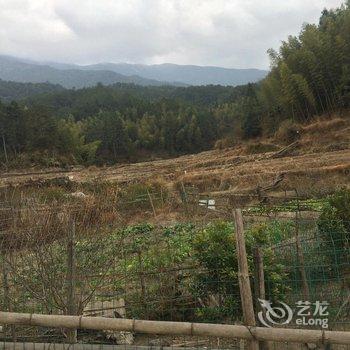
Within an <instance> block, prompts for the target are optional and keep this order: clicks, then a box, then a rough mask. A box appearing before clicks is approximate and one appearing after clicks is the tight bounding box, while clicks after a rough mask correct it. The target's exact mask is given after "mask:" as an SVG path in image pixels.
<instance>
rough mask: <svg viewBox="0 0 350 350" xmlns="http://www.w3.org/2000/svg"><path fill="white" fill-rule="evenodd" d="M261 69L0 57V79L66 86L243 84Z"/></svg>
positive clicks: (263, 73)
mask: <svg viewBox="0 0 350 350" xmlns="http://www.w3.org/2000/svg"><path fill="white" fill-rule="evenodd" d="M267 73H268V72H267V71H264V70H259V69H231V68H221V67H213V66H195V65H176V64H170V63H164V64H157V65H143V64H128V63H98V64H92V65H84V66H82V65H76V64H65V63H56V62H36V61H31V60H24V59H19V58H14V57H9V56H0V79H2V80H7V81H15V82H23V83H28V82H31V83H44V82H49V83H51V84H59V85H62V86H63V87H65V88H73V87H75V88H82V87H89V86H94V85H96V84H97V83H102V84H104V85H111V84H115V83H134V84H137V85H153V86H159V85H175V86H186V85H224V86H225V85H229V86H236V85H244V84H247V83H250V82H257V81H259V80H261V79H263V78H264V77H265V76H266V75H267Z"/></svg>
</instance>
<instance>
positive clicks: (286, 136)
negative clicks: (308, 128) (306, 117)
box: [275, 119, 300, 144]
mask: <svg viewBox="0 0 350 350" xmlns="http://www.w3.org/2000/svg"><path fill="white" fill-rule="evenodd" d="M299 136H300V134H299V127H298V125H297V124H295V123H293V121H292V120H290V119H288V120H285V121H283V122H282V123H281V125H280V126H279V128H278V130H277V132H276V134H275V139H276V140H277V141H279V142H282V143H285V144H290V143H292V142H294V141H296V140H297V139H298V138H299Z"/></svg>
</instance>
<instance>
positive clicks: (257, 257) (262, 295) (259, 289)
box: [254, 247, 268, 350]
mask: <svg viewBox="0 0 350 350" xmlns="http://www.w3.org/2000/svg"><path fill="white" fill-rule="evenodd" d="M254 278H255V281H254V294H255V299H256V304H255V308H256V314H258V310H261V311H262V312H264V310H262V308H261V306H260V303H259V299H266V292H265V274H264V260H263V253H262V250H261V248H260V247H255V249H254ZM258 325H261V323H260V322H259V321H258ZM259 349H260V350H267V349H268V344H267V343H266V342H264V341H260V342H259Z"/></svg>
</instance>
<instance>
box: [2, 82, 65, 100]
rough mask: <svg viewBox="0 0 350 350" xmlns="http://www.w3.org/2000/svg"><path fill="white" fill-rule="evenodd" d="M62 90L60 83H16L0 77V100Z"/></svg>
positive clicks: (18, 98) (19, 98)
mask: <svg viewBox="0 0 350 350" xmlns="http://www.w3.org/2000/svg"><path fill="white" fill-rule="evenodd" d="M63 90H64V88H63V87H62V86H61V85H54V84H50V83H16V82H14V81H4V80H1V79H0V100H3V101H8V102H9V101H13V100H21V99H24V98H28V97H31V96H35V95H40V94H47V93H51V92H58V91H63Z"/></svg>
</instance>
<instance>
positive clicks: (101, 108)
mask: <svg viewBox="0 0 350 350" xmlns="http://www.w3.org/2000/svg"><path fill="white" fill-rule="evenodd" d="M269 54H270V57H271V72H270V73H269V75H268V76H267V77H266V78H265V79H264V80H263V81H261V82H260V83H258V84H248V85H246V86H239V87H223V86H201V87H173V86H161V87H157V86H150V87H142V86H137V85H133V84H115V85H112V86H103V85H101V84H99V85H97V86H96V87H93V88H85V89H79V90H62V91H52V87H51V86H50V87H49V89H48V90H47V92H46V93H44V94H40V95H37V96H31V97H28V98H26V99H24V100H21V101H20V102H18V103H14V102H13V103H3V104H2V105H0V133H1V134H0V135H1V143H2V147H1V151H0V158H1V160H2V161H3V162H6V163H7V164H10V163H13V162H17V163H18V162H22V163H23V159H29V161H30V162H38V161H40V162H42V163H44V164H45V165H51V164H53V163H57V162H59V163H61V164H62V163H65V162H66V163H87V164H93V163H94V164H104V163H114V162H118V161H125V160H131V161H137V160H139V159H144V158H146V157H149V156H174V155H179V154H183V153H193V152H199V151H202V150H206V149H210V148H212V147H213V146H214V145H215V143H221V145H223V146H225V145H226V146H227V145H232V144H234V143H235V142H237V140H241V139H250V138H255V137H259V136H263V135H271V134H273V133H274V132H275V131H276V129H277V128H278V127H279V125H280V123H281V122H282V121H284V120H286V119H290V120H292V121H294V122H306V121H308V120H310V119H311V118H312V117H313V116H315V115H319V114H326V113H328V114H331V113H333V112H334V111H338V110H341V109H344V108H347V107H349V105H350V1H348V3H347V4H345V5H343V6H342V7H341V8H339V9H335V10H330V11H328V10H324V11H323V13H322V15H321V18H320V21H319V24H318V25H310V24H308V25H305V26H304V27H303V28H302V31H301V33H300V35H299V36H298V37H294V36H293V37H292V36H291V37H289V38H288V40H287V41H285V42H283V43H282V45H281V47H280V49H279V51H278V52H275V51H272V50H270V51H269ZM22 90H23V89H22ZM19 91H20V89H19ZM24 155H25V156H24Z"/></svg>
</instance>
